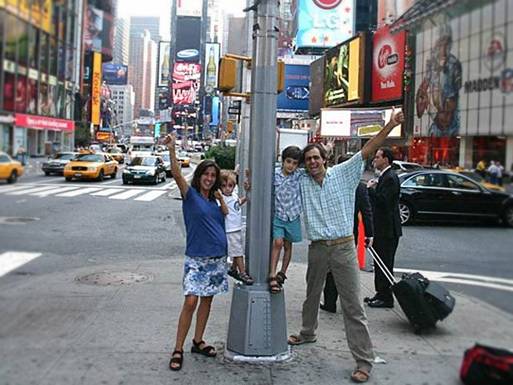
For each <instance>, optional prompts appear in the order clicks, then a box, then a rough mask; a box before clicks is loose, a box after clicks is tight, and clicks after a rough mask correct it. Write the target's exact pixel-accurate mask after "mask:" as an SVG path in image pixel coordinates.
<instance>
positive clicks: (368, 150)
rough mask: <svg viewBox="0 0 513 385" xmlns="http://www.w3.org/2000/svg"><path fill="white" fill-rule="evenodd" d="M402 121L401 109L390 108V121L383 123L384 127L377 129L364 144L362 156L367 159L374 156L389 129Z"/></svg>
mask: <svg viewBox="0 0 513 385" xmlns="http://www.w3.org/2000/svg"><path fill="white" fill-rule="evenodd" d="M403 122H404V114H403V112H402V111H400V110H399V111H396V110H395V109H393V110H392V115H391V116H390V121H389V122H388V123H387V124H385V127H383V128H382V129H381V131H379V132H378V133H377V134H376V136H374V137H373V138H371V139H370V140H369V141H368V142H367V143H365V146H363V148H362V151H361V152H362V158H363V159H369V157H371V156H374V154H375V153H376V151H377V150H378V148H380V147H381V145H382V144H383V142H384V141H385V139H386V137H387V136H388V134H390V131H392V130H393V129H394V127H395V126H397V125H399V124H402V123H403Z"/></svg>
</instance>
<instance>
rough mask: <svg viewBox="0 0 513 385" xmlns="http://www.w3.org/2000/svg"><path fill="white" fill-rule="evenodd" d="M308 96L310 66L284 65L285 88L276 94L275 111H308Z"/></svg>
mask: <svg viewBox="0 0 513 385" xmlns="http://www.w3.org/2000/svg"><path fill="white" fill-rule="evenodd" d="M309 97H310V67H309V66H307V65H295V64H286V65H285V90H284V91H283V92H281V93H280V94H278V97H277V111H280V112H296V111H308V99H309Z"/></svg>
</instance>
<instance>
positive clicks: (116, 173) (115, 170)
mask: <svg viewBox="0 0 513 385" xmlns="http://www.w3.org/2000/svg"><path fill="white" fill-rule="evenodd" d="M117 176H118V169H117V168H115V169H114V172H113V173H112V174H111V176H110V177H111V178H112V179H116V177H117Z"/></svg>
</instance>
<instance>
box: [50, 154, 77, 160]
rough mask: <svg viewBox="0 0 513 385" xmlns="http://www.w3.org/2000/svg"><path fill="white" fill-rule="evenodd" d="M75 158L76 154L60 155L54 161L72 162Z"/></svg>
mask: <svg viewBox="0 0 513 385" xmlns="http://www.w3.org/2000/svg"><path fill="white" fill-rule="evenodd" d="M74 157H75V154H62V153H58V154H55V155H54V156H53V159H61V160H70V159H73V158H74Z"/></svg>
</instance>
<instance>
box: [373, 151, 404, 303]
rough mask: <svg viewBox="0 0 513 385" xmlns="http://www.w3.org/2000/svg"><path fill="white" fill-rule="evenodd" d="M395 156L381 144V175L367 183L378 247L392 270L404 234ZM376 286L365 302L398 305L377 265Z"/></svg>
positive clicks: (378, 158)
mask: <svg viewBox="0 0 513 385" xmlns="http://www.w3.org/2000/svg"><path fill="white" fill-rule="evenodd" d="M393 160H394V157H393V154H392V151H391V150H390V149H388V148H380V149H379V150H378V151H376V155H375V156H374V161H373V164H374V167H375V168H376V169H377V170H378V171H379V172H380V175H379V178H378V180H377V181H376V180H375V179H374V180H370V181H369V182H368V183H367V187H369V196H370V199H371V203H372V205H373V213H374V243H373V244H374V249H375V250H376V252H377V254H378V255H379V256H380V257H381V259H382V260H383V262H384V263H385V265H386V266H387V267H388V269H389V270H390V272H391V273H392V274H393V273H394V259H395V252H396V250H397V246H398V244H399V237H400V236H401V235H402V230H401V218H400V216H399V193H400V187H399V178H398V177H397V175H396V173H395V172H394V171H393V170H392V168H391V166H392V162H393ZM374 286H375V289H376V295H375V296H374V297H372V298H369V297H366V298H365V299H364V302H366V303H367V304H368V305H369V306H370V307H376V308H382V307H384V308H391V307H394V297H393V294H392V289H391V285H390V282H388V280H387V279H386V277H385V275H384V274H383V272H382V271H381V269H379V268H375V269H374Z"/></svg>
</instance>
